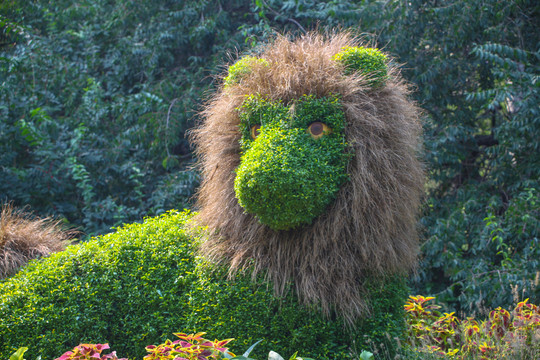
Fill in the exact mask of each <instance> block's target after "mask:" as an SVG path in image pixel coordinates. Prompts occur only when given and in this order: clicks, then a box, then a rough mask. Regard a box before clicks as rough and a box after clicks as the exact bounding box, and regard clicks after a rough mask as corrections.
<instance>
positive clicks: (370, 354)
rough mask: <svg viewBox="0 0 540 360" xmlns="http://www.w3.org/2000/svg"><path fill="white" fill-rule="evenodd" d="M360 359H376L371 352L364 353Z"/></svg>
mask: <svg viewBox="0 0 540 360" xmlns="http://www.w3.org/2000/svg"><path fill="white" fill-rule="evenodd" d="M360 359H362V360H370V359H374V356H373V353H370V352H369V351H362V353H361V354H360Z"/></svg>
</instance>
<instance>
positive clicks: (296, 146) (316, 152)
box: [234, 95, 349, 230]
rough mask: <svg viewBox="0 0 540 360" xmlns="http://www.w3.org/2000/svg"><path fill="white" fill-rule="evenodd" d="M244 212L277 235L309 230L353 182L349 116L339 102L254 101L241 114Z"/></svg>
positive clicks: (239, 190) (239, 181)
mask: <svg viewBox="0 0 540 360" xmlns="http://www.w3.org/2000/svg"><path fill="white" fill-rule="evenodd" d="M239 111H240V130H241V133H242V139H241V149H242V156H241V158H240V166H239V167H238V168H237V169H236V178H235V181H234V190H235V192H236V197H237V199H238V202H239V204H240V206H242V207H243V208H244V210H245V211H246V212H247V213H250V214H254V215H255V216H256V217H257V218H258V219H259V221H261V222H262V223H263V224H266V225H268V226H269V227H270V228H272V229H274V230H290V229H293V228H297V227H299V226H302V225H309V224H311V222H312V221H313V219H314V218H316V217H317V216H319V215H320V214H322V213H323V212H324V210H325V209H326V207H327V206H328V204H329V203H330V202H332V200H334V198H335V197H336V194H337V192H338V190H339V188H340V187H341V185H342V184H343V183H344V182H345V180H346V179H347V174H346V166H347V160H348V158H349V157H348V155H347V152H346V143H345V134H344V132H345V129H344V127H345V116H344V113H343V110H342V107H341V103H340V100H339V97H337V96H330V97H324V98H316V97H314V96H308V95H304V96H302V97H301V98H299V99H297V100H295V101H293V102H291V103H290V104H283V103H282V102H280V101H269V100H266V99H264V98H263V97H261V96H260V95H251V96H248V97H247V98H246V100H245V102H244V103H243V105H242V106H241V107H240V109H239Z"/></svg>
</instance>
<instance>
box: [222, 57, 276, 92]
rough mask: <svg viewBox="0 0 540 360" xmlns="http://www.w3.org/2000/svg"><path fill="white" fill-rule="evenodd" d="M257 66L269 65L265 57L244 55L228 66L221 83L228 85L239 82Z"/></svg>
mask: <svg viewBox="0 0 540 360" xmlns="http://www.w3.org/2000/svg"><path fill="white" fill-rule="evenodd" d="M257 66H270V64H269V63H268V61H267V60H266V59H261V58H258V57H255V56H244V57H243V58H241V59H240V60H238V61H237V62H235V63H234V64H233V65H231V66H229V70H228V74H227V76H226V77H225V80H224V82H223V85H224V86H225V87H229V86H232V85H236V84H239V83H240V82H241V81H242V79H244V78H245V77H246V76H248V75H249V74H250V73H251V72H252V71H253V69H254V68H255V67H257Z"/></svg>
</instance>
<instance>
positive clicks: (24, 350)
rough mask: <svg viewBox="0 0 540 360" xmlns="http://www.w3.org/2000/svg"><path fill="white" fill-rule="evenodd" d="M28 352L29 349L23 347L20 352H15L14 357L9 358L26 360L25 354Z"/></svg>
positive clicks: (11, 359) (10, 359)
mask: <svg viewBox="0 0 540 360" xmlns="http://www.w3.org/2000/svg"><path fill="white" fill-rule="evenodd" d="M26 350H28V348H27V347H21V348H19V350H17V351H15V352H14V353H13V355H11V356H10V357H9V360H24V356H23V355H24V353H25V352H26Z"/></svg>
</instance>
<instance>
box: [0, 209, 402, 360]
mask: <svg viewBox="0 0 540 360" xmlns="http://www.w3.org/2000/svg"><path fill="white" fill-rule="evenodd" d="M188 217H189V215H188V214H186V213H175V212H172V213H169V214H166V215H163V216H161V217H157V218H151V219H147V220H146V221H145V223H144V224H132V225H127V226H125V227H124V228H122V229H120V230H119V231H118V232H116V233H112V234H108V235H106V236H103V237H98V238H94V239H91V240H89V241H88V242H85V243H83V244H80V245H75V246H70V247H69V248H68V249H67V250H66V251H65V252H62V253H58V254H55V255H53V256H51V257H50V258H47V259H43V260H41V261H33V262H31V263H30V265H29V266H27V267H26V268H25V269H24V270H23V271H21V272H19V273H18V274H17V275H16V276H15V277H13V278H11V279H9V280H7V281H3V282H0V344H1V345H0V346H1V348H0V356H1V357H2V358H8V357H9V355H11V354H12V353H13V352H14V351H15V350H17V349H18V348H19V347H20V346H22V345H24V346H27V347H28V348H29V349H30V350H29V351H28V358H31V359H33V358H36V356H38V355H41V356H42V357H43V358H44V359H52V358H55V357H58V356H60V355H61V354H63V353H64V352H65V351H67V350H70V349H72V348H73V347H74V346H76V345H78V344H79V343H81V342H82V343H109V345H110V347H111V349H113V350H115V351H117V352H118V354H121V355H122V356H125V357H129V358H142V356H144V354H145V350H144V348H145V346H146V345H151V344H160V343H163V342H164V341H165V339H166V338H171V336H172V334H173V333H175V332H197V331H205V332H207V334H208V337H212V338H218V339H221V338H229V337H234V338H235V339H236V340H235V341H234V342H233V343H232V344H231V346H232V347H231V351H233V352H235V353H242V352H243V351H244V350H245V349H247V348H248V347H249V346H250V345H251V344H253V343H255V342H256V341H258V340H261V339H263V342H262V343H261V344H260V345H258V346H257V348H256V349H255V352H254V354H253V356H254V357H256V358H263V357H264V356H265V354H267V353H268V352H269V351H270V350H274V351H276V352H279V353H282V354H292V353H294V352H295V351H298V352H299V353H301V354H302V355H305V356H311V357H314V358H316V359H320V360H323V359H337V358H343V357H345V356H346V355H347V354H348V353H349V351H350V349H349V348H350V347H351V346H356V347H359V348H365V346H366V345H364V344H365V343H366V341H368V339H370V340H371V341H373V342H375V343H376V344H378V343H380V342H386V341H387V340H386V339H387V337H386V335H385V332H388V333H389V336H390V338H393V337H395V336H400V335H401V334H402V333H403V331H404V321H403V319H404V314H403V308H402V305H403V303H404V301H405V299H406V297H407V293H408V289H407V287H406V286H405V285H404V282H403V281H402V280H400V279H399V278H396V279H393V280H388V281H387V282H386V283H385V284H378V285H372V286H371V288H370V289H371V291H372V296H373V314H372V316H371V317H370V318H369V319H367V320H365V322H359V323H358V328H357V329H356V330H354V331H352V330H346V329H345V325H344V323H343V321H342V320H341V319H339V318H338V319H331V320H329V319H325V318H323V317H321V316H320V315H318V314H319V313H318V312H317V311H316V310H315V309H314V311H309V310H307V309H304V308H303V307H301V306H299V304H298V302H297V301H296V299H295V295H294V293H293V291H292V290H290V291H289V292H288V294H287V296H286V297H285V298H281V299H276V298H274V297H273V295H272V287H271V286H270V285H269V284H267V283H265V282H264V281H263V280H261V279H260V278H258V279H257V280H256V281H255V282H252V279H251V275H250V273H249V269H248V270H246V273H245V274H240V275H239V276H238V277H237V278H235V279H233V280H231V281H226V279H225V276H226V270H225V269H223V268H219V269H214V268H213V267H212V266H211V265H210V264H208V263H205V262H204V261H202V260H201V259H200V258H196V257H194V254H193V250H194V246H193V243H192V240H191V238H190V237H188V236H187V235H186V234H185V232H184V229H183V225H184V222H185V221H186V219H187V218H188ZM353 343H354V345H353Z"/></svg>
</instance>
